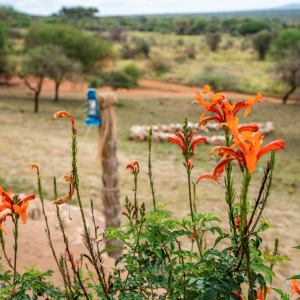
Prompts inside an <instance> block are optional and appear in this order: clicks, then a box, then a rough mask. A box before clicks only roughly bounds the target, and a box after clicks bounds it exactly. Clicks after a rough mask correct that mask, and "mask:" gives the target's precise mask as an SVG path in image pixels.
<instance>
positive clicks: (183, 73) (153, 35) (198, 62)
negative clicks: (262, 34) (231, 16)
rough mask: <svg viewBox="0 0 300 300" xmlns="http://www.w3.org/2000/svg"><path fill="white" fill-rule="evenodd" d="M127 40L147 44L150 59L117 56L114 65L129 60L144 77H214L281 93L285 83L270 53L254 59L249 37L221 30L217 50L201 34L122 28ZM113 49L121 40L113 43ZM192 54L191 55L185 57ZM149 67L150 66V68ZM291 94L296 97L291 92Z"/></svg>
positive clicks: (184, 80) (240, 88) (183, 80)
mask: <svg viewBox="0 0 300 300" xmlns="http://www.w3.org/2000/svg"><path fill="white" fill-rule="evenodd" d="M124 35H126V36H127V42H128V43H129V44H131V45H132V46H133V45H134V43H135V41H136V40H137V39H139V38H142V39H144V40H146V41H147V42H148V44H149V45H150V49H151V50H150V60H149V59H145V58H144V57H143V56H142V55H141V56H138V57H136V58H134V59H132V60H122V59H118V60H116V62H115V67H116V68H121V67H123V66H124V65H125V64H128V63H129V62H133V63H135V64H137V65H138V66H139V67H140V69H141V70H142V73H143V76H144V77H145V78H148V79H154V80H161V81H164V82H170V83H180V84H184V85H190V86H198V85H199V84H200V85H204V84H205V83H207V82H208V81H207V80H209V79H210V78H212V77H213V78H214V80H216V78H217V77H221V78H220V79H219V80H218V82H219V83H218V84H219V85H221V86H223V88H222V89H224V90H230V91H235V92H243V93H258V92H261V93H263V94H264V95H268V96H276V97H282V95H283V94H284V92H285V89H286V87H285V86H284V85H283V84H282V83H281V82H280V80H279V77H278V76H277V74H276V71H275V69H276V62H275V61H274V59H273V58H272V57H271V56H267V58H266V60H265V61H259V60H258V54H257V52H256V51H255V50H254V49H253V44H252V39H251V38H250V37H246V38H245V37H232V36H229V35H228V34H222V41H221V43H220V45H219V49H218V51H217V52H212V51H211V50H210V49H209V47H208V45H207V43H206V40H205V36H204V35H199V36H191V35H181V36H179V35H176V34H161V33H158V32H138V31H130V32H125V33H124ZM115 48H116V50H118V51H119V50H120V49H121V48H122V44H120V43H116V44H115ZM191 52H192V53H194V54H195V59H190V58H189V57H188V55H189V53H191ZM158 63H160V64H164V65H165V66H166V71H165V72H156V71H155V70H153V64H155V65H157V64H158ZM151 69H152V70H151ZM293 97H296V98H297V97H298V94H297V93H295V94H294V95H293Z"/></svg>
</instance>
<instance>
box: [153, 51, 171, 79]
mask: <svg viewBox="0 0 300 300" xmlns="http://www.w3.org/2000/svg"><path fill="white" fill-rule="evenodd" d="M150 67H151V69H152V70H154V71H155V72H156V73H157V74H158V75H161V74H163V73H166V72H168V71H170V70H171V61H170V59H169V58H168V57H165V56H161V55H155V56H153V57H151V62H150Z"/></svg>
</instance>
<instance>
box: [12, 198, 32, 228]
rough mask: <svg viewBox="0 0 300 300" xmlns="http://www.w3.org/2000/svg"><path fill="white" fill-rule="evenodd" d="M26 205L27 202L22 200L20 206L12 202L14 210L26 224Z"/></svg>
mask: <svg viewBox="0 0 300 300" xmlns="http://www.w3.org/2000/svg"><path fill="white" fill-rule="evenodd" d="M28 206H29V203H28V202H23V203H22V204H21V206H19V205H16V204H14V210H15V212H16V213H17V214H18V215H20V216H21V219H22V221H23V224H26V219H27V211H28Z"/></svg>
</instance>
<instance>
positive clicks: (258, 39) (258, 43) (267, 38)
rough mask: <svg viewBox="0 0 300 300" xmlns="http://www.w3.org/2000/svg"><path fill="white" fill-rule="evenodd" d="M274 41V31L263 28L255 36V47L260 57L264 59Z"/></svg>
mask: <svg viewBox="0 0 300 300" xmlns="http://www.w3.org/2000/svg"><path fill="white" fill-rule="evenodd" d="M272 41H273V36H272V33H271V32H270V31H268V30H262V31H260V32H259V33H257V34H256V35H255V37H254V38H253V46H254V49H255V50H256V51H257V52H258V55H259V59H260V60H264V59H265V57H266V54H267V52H268V51H269V49H270V47H271V43H272Z"/></svg>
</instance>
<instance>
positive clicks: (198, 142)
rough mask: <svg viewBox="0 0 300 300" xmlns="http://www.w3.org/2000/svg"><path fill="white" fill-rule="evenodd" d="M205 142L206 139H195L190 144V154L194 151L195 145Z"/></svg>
mask: <svg viewBox="0 0 300 300" xmlns="http://www.w3.org/2000/svg"><path fill="white" fill-rule="evenodd" d="M205 142H206V138H205V137H196V138H195V140H194V141H193V143H192V146H191V149H192V152H194V151H195V147H196V145H198V144H200V143H205Z"/></svg>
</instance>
